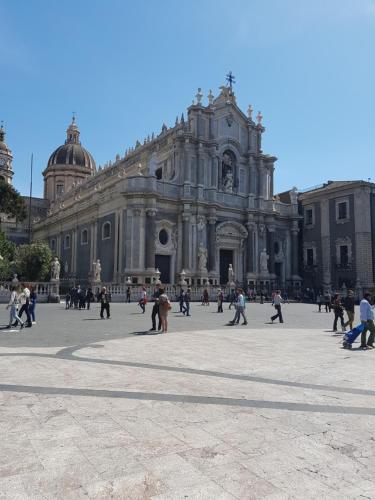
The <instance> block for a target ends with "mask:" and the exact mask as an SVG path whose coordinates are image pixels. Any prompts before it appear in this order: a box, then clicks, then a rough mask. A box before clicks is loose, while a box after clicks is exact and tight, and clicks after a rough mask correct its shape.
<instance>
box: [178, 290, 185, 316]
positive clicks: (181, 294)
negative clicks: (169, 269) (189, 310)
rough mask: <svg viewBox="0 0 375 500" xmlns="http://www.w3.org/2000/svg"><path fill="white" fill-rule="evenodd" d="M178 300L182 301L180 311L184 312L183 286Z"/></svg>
mask: <svg viewBox="0 0 375 500" xmlns="http://www.w3.org/2000/svg"><path fill="white" fill-rule="evenodd" d="M178 301H179V303H180V313H182V312H184V290H183V289H182V287H181V288H180V293H179V294H178ZM184 314H185V313H184Z"/></svg>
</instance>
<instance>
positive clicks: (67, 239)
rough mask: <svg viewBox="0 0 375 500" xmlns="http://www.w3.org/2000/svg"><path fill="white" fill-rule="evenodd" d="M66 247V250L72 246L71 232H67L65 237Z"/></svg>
mask: <svg viewBox="0 0 375 500" xmlns="http://www.w3.org/2000/svg"><path fill="white" fill-rule="evenodd" d="M64 248H65V250H67V249H68V248H70V235H69V234H67V235H66V236H65V238H64Z"/></svg>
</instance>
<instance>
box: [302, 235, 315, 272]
mask: <svg viewBox="0 0 375 500" xmlns="http://www.w3.org/2000/svg"><path fill="white" fill-rule="evenodd" d="M303 264H304V266H305V267H314V266H316V265H317V250H316V243H315V241H309V242H305V243H304V244H303Z"/></svg>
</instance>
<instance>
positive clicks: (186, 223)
mask: <svg viewBox="0 0 375 500" xmlns="http://www.w3.org/2000/svg"><path fill="white" fill-rule="evenodd" d="M182 239H183V241H182V267H183V269H185V271H186V270H187V269H190V259H189V252H190V214H189V213H183V214H182Z"/></svg>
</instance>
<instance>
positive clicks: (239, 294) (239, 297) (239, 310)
mask: <svg viewBox="0 0 375 500" xmlns="http://www.w3.org/2000/svg"><path fill="white" fill-rule="evenodd" d="M235 307H236V313H235V315H234V318H233V320H232V321H230V322H229V324H230V325H238V324H239V322H240V317H241V316H242V318H243V323H242V324H243V325H247V318H246V315H245V308H246V302H245V297H244V294H243V290H242V288H237V289H236V304H235Z"/></svg>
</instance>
